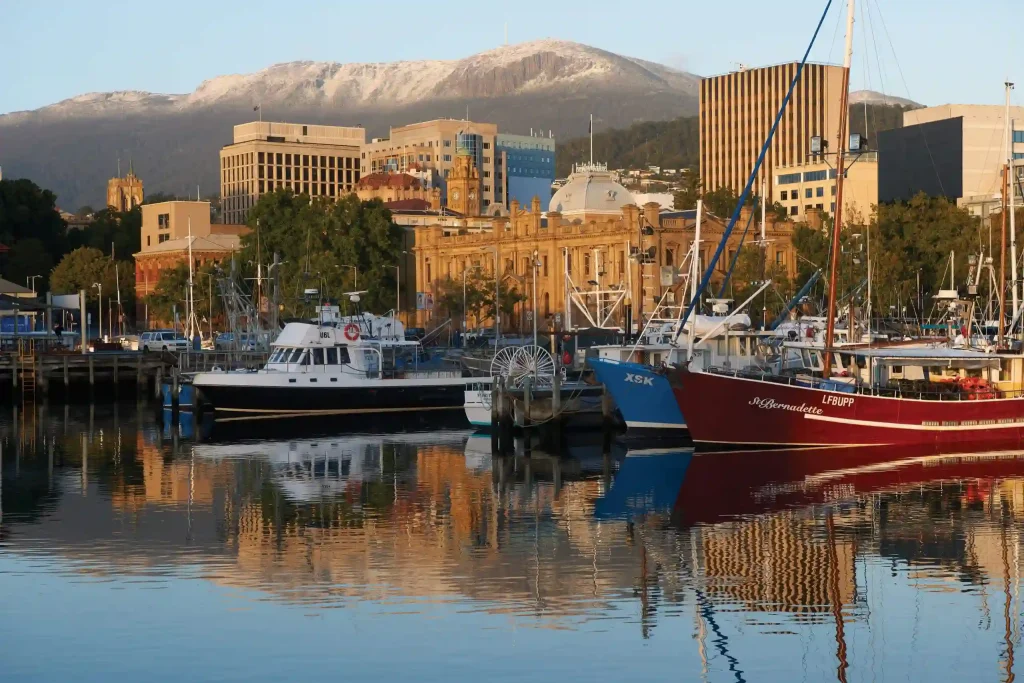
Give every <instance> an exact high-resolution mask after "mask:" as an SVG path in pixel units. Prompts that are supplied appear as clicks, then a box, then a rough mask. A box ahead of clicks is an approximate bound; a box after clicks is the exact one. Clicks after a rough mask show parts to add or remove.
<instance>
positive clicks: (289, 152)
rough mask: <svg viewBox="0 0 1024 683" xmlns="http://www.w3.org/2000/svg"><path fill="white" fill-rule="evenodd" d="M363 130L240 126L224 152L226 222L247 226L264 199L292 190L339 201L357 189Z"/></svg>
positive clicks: (222, 181) (222, 173) (262, 124)
mask: <svg viewBox="0 0 1024 683" xmlns="http://www.w3.org/2000/svg"><path fill="white" fill-rule="evenodd" d="M365 140H366V132H365V131H364V130H363V129H362V128H348V127H342V126H311V125H303V124H297V123H271V122H269V121H253V122H251V123H245V124H242V125H238V126H235V128H234V138H233V140H232V143H231V144H230V145H226V146H224V147H223V148H221V150H220V196H221V207H222V210H223V214H224V222H225V223H245V222H246V220H247V218H248V214H249V210H250V209H251V208H252V207H253V206H254V205H255V204H256V201H257V200H258V199H259V198H260V196H261V195H263V194H266V193H267V192H273V191H274V190H278V189H282V188H287V189H290V190H292V191H293V192H295V193H296V194H300V193H306V194H308V195H309V196H310V197H314V198H315V197H327V198H331V199H334V198H336V197H341V196H344V195H346V194H349V193H351V192H354V191H355V189H356V184H357V183H358V182H359V178H360V172H361V168H360V148H361V146H362V144H363V142H365Z"/></svg>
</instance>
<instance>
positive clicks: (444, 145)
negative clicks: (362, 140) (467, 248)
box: [362, 119, 506, 213]
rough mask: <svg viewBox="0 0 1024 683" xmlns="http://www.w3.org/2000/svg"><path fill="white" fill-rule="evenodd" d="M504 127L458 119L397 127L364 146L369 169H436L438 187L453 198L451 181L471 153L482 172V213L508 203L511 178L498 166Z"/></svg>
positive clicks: (435, 178) (435, 180)
mask: <svg viewBox="0 0 1024 683" xmlns="http://www.w3.org/2000/svg"><path fill="white" fill-rule="evenodd" d="M497 136H498V127H497V126H496V125H495V124H493V123H476V122H474V121H467V120H458V119H436V120H434V121H424V122H422V123H414V124H411V125H408V126H400V127H398V128H392V129H391V134H390V136H389V137H386V138H374V139H373V140H371V141H370V142H369V143H367V144H365V145H363V149H362V160H363V167H364V168H366V169H367V172H369V173H381V172H383V173H408V172H410V171H423V170H430V171H432V175H433V176H434V177H433V178H432V182H431V183H430V184H431V185H432V186H437V187H440V188H441V196H442V197H447V196H448V187H447V180H448V177H449V176H450V175H451V174H452V172H453V169H454V168H455V165H456V157H457V156H458V154H460V153H463V154H468V155H469V156H471V157H472V159H473V162H474V165H475V166H476V168H477V170H478V171H479V173H480V183H479V185H480V186H479V187H478V188H477V189H476V194H477V196H478V197H479V198H480V207H481V210H482V211H484V212H485V213H489V212H490V207H491V205H492V204H500V205H502V206H504V205H505V201H506V200H505V192H504V187H505V177H504V174H503V172H502V171H501V167H500V165H499V164H497V163H496V155H497V150H496V148H495V142H496V139H497Z"/></svg>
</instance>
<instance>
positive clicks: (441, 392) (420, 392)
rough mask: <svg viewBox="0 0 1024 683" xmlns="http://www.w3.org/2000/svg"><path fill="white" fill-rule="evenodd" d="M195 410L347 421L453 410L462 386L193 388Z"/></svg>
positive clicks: (459, 402)
mask: <svg viewBox="0 0 1024 683" xmlns="http://www.w3.org/2000/svg"><path fill="white" fill-rule="evenodd" d="M196 388H197V390H198V395H199V399H200V404H201V405H202V406H204V407H207V408H212V409H213V411H214V413H215V414H216V416H217V418H218V419H220V418H221V417H222V416H231V415H234V416H259V415H352V414H361V413H363V414H380V413H399V412H414V411H430V410H459V409H461V408H462V405H463V401H464V393H465V386H464V384H461V383H459V384H456V383H452V384H435V385H416V384H396V385H392V386H387V385H382V386H375V387H363V386H339V387H309V386H301V385H300V386H296V387H288V386H238V385H229V384H203V385H197V387H196Z"/></svg>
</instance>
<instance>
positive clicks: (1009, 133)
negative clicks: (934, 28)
mask: <svg viewBox="0 0 1024 683" xmlns="http://www.w3.org/2000/svg"><path fill="white" fill-rule="evenodd" d="M1003 85H1005V86H1006V165H1007V167H1008V168H1009V178H1008V182H1009V189H1008V191H1007V192H1008V200H1009V204H1010V210H1009V213H1010V216H1009V220H1010V292H1011V293H1012V294H1011V300H1012V302H1013V310H1012V311H1011V318H1016V317H1017V312H1018V311H1019V310H1020V295H1019V292H1018V280H1019V273H1018V272H1017V221H1016V220H1015V216H1014V212H1015V210H1016V208H1017V207H1016V206H1015V202H1014V196H1013V195H1014V191H1015V190H1016V187H1017V173H1016V169H1015V168H1014V160H1013V119H1011V118H1010V91H1011V90H1013V83H1010V82H1009V81H1007V82H1006V83H1004V84H1003ZM1010 334H1013V330H1012V329H1011V330H1010Z"/></svg>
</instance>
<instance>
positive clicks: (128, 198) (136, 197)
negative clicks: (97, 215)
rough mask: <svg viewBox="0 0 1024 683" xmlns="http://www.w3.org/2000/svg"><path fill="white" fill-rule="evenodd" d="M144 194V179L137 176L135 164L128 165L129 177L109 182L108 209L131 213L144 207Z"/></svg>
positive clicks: (112, 179) (113, 179)
mask: <svg viewBox="0 0 1024 683" xmlns="http://www.w3.org/2000/svg"><path fill="white" fill-rule="evenodd" d="M143 197H144V194H143V189H142V179H141V178H139V177H138V176H137V175H135V168H134V166H133V164H131V163H129V164H128V175H126V176H125V177H123V178H111V179H110V180H108V181H107V207H108V208H112V209H114V210H115V211H131V210H132V209H134V208H135V207H136V206H141V205H142V200H143Z"/></svg>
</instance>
